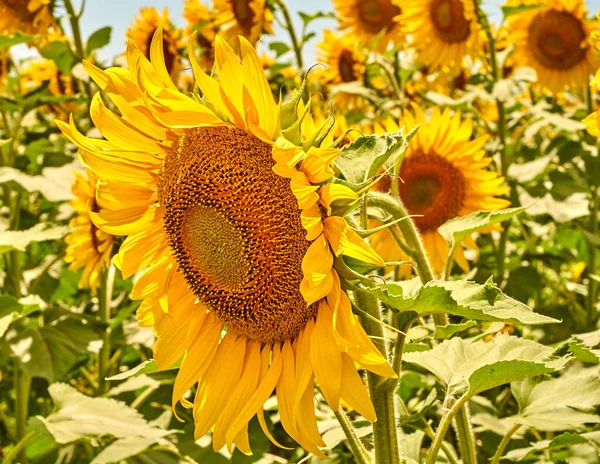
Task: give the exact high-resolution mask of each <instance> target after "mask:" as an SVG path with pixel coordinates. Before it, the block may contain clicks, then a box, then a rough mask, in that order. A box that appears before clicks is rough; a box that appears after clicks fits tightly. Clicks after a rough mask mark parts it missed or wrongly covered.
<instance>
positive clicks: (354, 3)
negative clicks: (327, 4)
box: [333, 0, 404, 51]
mask: <svg viewBox="0 0 600 464" xmlns="http://www.w3.org/2000/svg"><path fill="white" fill-rule="evenodd" d="M400 3H401V1H400V0H333V7H334V9H335V12H336V14H337V17H338V22H339V25H340V29H342V30H344V31H347V32H348V33H349V34H350V35H352V36H354V39H355V40H356V41H358V42H362V43H364V42H368V41H371V40H373V39H375V38H376V37H377V38H378V40H379V42H378V43H377V49H378V50H380V51H382V50H385V49H386V48H387V46H388V45H389V44H390V43H392V44H394V45H400V44H401V43H402V42H403V40H404V35H403V34H402V31H401V27H400V23H399V20H398V15H399V14H400Z"/></svg>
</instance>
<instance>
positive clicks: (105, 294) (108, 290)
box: [97, 264, 115, 396]
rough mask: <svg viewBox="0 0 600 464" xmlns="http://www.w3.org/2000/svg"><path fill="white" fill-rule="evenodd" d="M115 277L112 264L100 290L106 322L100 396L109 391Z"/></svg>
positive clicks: (99, 303) (101, 354) (102, 317)
mask: <svg viewBox="0 0 600 464" xmlns="http://www.w3.org/2000/svg"><path fill="white" fill-rule="evenodd" d="M114 279H115V267H114V266H113V265H112V264H111V265H109V267H108V268H107V269H105V270H104V271H103V272H102V278H101V281H100V292H99V293H98V305H99V308H98V311H99V316H100V320H101V321H102V322H103V323H104V324H105V329H104V333H103V334H102V348H100V353H98V391H97V395H98V396H101V395H104V394H105V393H106V392H108V381H107V380H106V377H108V366H109V365H110V363H109V360H110V333H111V329H110V318H111V310H110V304H111V300H112V290H113V283H114Z"/></svg>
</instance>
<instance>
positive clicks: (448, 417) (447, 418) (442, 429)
mask: <svg viewBox="0 0 600 464" xmlns="http://www.w3.org/2000/svg"><path fill="white" fill-rule="evenodd" d="M466 401H467V397H466V396H462V397H461V398H460V399H459V400H458V401H457V402H456V403H455V404H454V406H453V407H452V409H450V411H448V412H447V413H446V414H445V415H444V416H443V417H442V420H441V421H440V425H438V428H437V430H436V432H435V438H434V439H433V442H432V443H431V448H430V449H429V453H427V460H426V461H425V462H426V464H435V462H436V459H437V455H438V454H439V452H440V448H441V446H442V443H443V442H444V437H445V436H446V432H447V431H448V427H449V426H450V424H451V423H452V419H453V418H454V416H455V415H456V413H457V412H458V411H459V410H460V409H461V408H462V406H463V404H464V403H465V402H466Z"/></svg>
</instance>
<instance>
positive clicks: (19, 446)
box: [2, 430, 38, 464]
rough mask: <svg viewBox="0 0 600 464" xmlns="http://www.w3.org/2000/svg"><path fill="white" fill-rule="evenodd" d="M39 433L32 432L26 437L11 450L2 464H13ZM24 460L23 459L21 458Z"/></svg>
mask: <svg viewBox="0 0 600 464" xmlns="http://www.w3.org/2000/svg"><path fill="white" fill-rule="evenodd" d="M37 434H38V433H37V432H36V431H34V430H32V431H31V432H29V433H28V434H27V435H25V436H24V437H23V438H22V439H21V440H20V441H19V442H18V443H17V444H16V445H15V446H13V447H12V448H11V450H10V451H9V452H8V453H6V456H5V457H4V460H3V461H2V464H11V463H12V462H13V461H14V460H15V458H16V457H17V456H18V455H19V454H21V451H22V450H24V448H25V446H26V445H27V443H29V442H30V441H31V440H32V439H33V438H35V437H36V436H37ZM21 459H23V458H21Z"/></svg>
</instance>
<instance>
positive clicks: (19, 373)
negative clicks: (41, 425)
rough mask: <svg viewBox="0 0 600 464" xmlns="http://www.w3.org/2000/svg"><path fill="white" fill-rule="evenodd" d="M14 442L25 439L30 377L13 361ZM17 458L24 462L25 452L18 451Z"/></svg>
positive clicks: (16, 361)
mask: <svg viewBox="0 0 600 464" xmlns="http://www.w3.org/2000/svg"><path fill="white" fill-rule="evenodd" d="M14 376H15V393H16V395H15V397H16V398H15V441H16V442H17V443H19V442H21V441H23V439H24V438H25V429H26V427H27V416H28V412H29V392H30V390H31V376H30V375H29V374H27V373H26V372H24V371H23V369H22V367H21V362H20V361H19V360H17V359H15V367H14ZM18 457H19V459H20V461H21V462H22V463H24V462H25V461H26V457H25V450H19V452H18Z"/></svg>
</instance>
